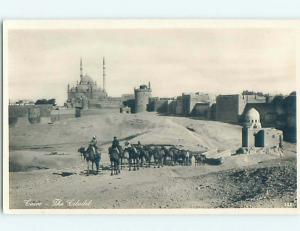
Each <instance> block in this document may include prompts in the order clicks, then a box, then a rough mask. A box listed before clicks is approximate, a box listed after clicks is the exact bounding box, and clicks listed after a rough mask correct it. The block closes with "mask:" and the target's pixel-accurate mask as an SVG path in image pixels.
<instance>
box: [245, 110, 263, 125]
mask: <svg viewBox="0 0 300 231" xmlns="http://www.w3.org/2000/svg"><path fill="white" fill-rule="evenodd" d="M245 126H246V127H250V128H261V124H260V115H259V112H258V111H257V110H256V109H255V108H251V109H250V110H249V111H247V113H246V114H245Z"/></svg>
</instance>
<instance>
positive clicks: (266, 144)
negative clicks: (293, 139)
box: [242, 108, 283, 153]
mask: <svg viewBox="0 0 300 231" xmlns="http://www.w3.org/2000/svg"><path fill="white" fill-rule="evenodd" d="M282 141H283V133H282V131H280V130H277V129H275V128H262V126H261V123H260V115H259V113H258V111H257V110H256V109H254V108H251V109H250V110H249V111H248V112H247V113H246V114H245V118H244V124H243V129H242V147H243V149H244V150H245V151H246V152H248V153H249V151H251V150H255V149H257V148H258V149H262V148H263V149H264V150H268V151H269V150H270V149H279V148H281V147H282Z"/></svg>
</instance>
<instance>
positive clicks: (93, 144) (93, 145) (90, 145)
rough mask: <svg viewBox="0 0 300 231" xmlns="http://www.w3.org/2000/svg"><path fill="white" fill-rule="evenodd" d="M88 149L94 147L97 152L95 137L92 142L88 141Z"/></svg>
mask: <svg viewBox="0 0 300 231" xmlns="http://www.w3.org/2000/svg"><path fill="white" fill-rule="evenodd" d="M89 147H94V148H95V151H96V152H98V146H97V138H96V136H93V138H92V140H91V141H90V144H89Z"/></svg>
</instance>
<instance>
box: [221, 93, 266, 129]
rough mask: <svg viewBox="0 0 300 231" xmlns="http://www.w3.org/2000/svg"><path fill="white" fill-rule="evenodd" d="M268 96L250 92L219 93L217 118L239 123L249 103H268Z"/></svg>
mask: <svg viewBox="0 0 300 231" xmlns="http://www.w3.org/2000/svg"><path fill="white" fill-rule="evenodd" d="M267 100H268V97H267V96H264V95H257V94H255V93H252V94H251V95H249V94H234V95H219V96H218V97H217V100H216V120H218V121H222V122H227V123H239V122H240V121H241V119H242V114H243V112H244V109H245V107H246V105H247V104H248V103H256V104H260V103H267Z"/></svg>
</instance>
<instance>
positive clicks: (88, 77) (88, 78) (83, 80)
mask: <svg viewBox="0 0 300 231" xmlns="http://www.w3.org/2000/svg"><path fill="white" fill-rule="evenodd" d="M81 82H82V83H86V84H87V83H93V82H94V80H93V79H92V78H91V77H90V76H88V75H84V76H82V79H81Z"/></svg>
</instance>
